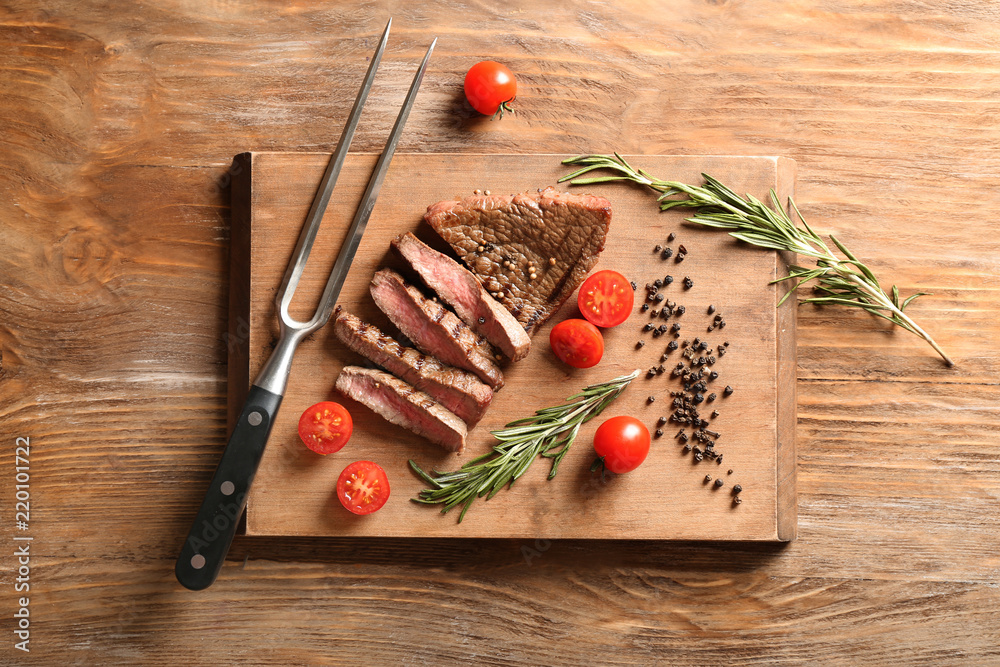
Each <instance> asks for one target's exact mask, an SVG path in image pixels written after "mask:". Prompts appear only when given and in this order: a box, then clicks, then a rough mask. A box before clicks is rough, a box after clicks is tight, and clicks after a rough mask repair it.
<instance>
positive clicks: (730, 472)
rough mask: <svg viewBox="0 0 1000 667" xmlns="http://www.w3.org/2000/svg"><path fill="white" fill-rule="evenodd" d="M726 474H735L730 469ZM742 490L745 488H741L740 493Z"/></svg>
mask: <svg viewBox="0 0 1000 667" xmlns="http://www.w3.org/2000/svg"><path fill="white" fill-rule="evenodd" d="M726 474H727V475H732V474H733V469H732V468H730V469H729V472H727V473H726ZM742 490H743V487H742V486H741V487H740V491H742Z"/></svg>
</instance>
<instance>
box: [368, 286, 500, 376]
mask: <svg viewBox="0 0 1000 667" xmlns="http://www.w3.org/2000/svg"><path fill="white" fill-rule="evenodd" d="M369 289H370V291H371V295H372V298H373V299H375V303H376V305H378V307H379V309H381V311H382V312H383V313H385V314H386V315H387V316H388V317H389V319H390V320H392V323H393V324H395V325H396V327H398V328H399V330H400V331H401V332H402V333H403V335H404V336H406V337H407V338H409V339H410V340H412V341H413V344H414V345H416V346H417V348H418V349H419V350H420V351H421V352H423V353H424V354H428V355H431V356H434V357H437V358H438V359H440V360H441V361H443V362H445V363H447V364H451V365H452V366H458V367H459V368H464V369H466V370H468V371H472V372H473V373H475V374H476V375H477V376H479V378H480V379H481V380H482V381H483V382H485V383H486V384H488V385H489V386H490V387H491V388H493V389H499V388H500V387H502V386H503V374H502V373H501V372H500V367H499V366H497V365H496V362H495V361H494V360H493V356H492V351H491V350H490V348H489V345H488V344H487V343H485V342H484V341H481V340H480V339H479V337H478V336H476V334H475V333H473V332H472V330H471V329H469V327H468V326H466V325H465V323H463V322H462V321H461V320H460V319H458V318H457V317H455V314H454V313H452V312H451V311H449V310H448V309H447V308H445V307H444V306H443V305H441V304H440V303H438V302H437V301H432V300H430V299H428V298H427V297H425V296H424V295H423V294H422V293H421V292H420V290H418V289H417V288H416V287H414V286H413V285H410V284H408V283H407V282H406V281H405V280H403V277H402V276H401V275H399V274H398V273H396V272H395V271H392V270H390V269H382V270H381V271H378V272H377V273H376V274H375V276H374V277H373V278H372V282H371V285H370V288H369Z"/></svg>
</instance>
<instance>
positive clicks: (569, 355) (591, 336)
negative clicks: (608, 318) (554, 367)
mask: <svg viewBox="0 0 1000 667" xmlns="http://www.w3.org/2000/svg"><path fill="white" fill-rule="evenodd" d="M549 345H551V346H552V352H553V354H555V355H556V357H557V358H558V359H559V361H561V362H563V363H564V364H569V365H570V366H572V367H574V368H590V367H591V366H596V365H597V363H598V362H599V361H600V360H601V357H603V356H604V336H602V335H601V330H600V329H598V328H597V327H595V326H594V325H593V324H591V323H590V322H588V321H587V320H579V319H576V320H563V321H562V322H560V323H559V324H557V325H555V326H554V327H552V331H551V332H550V333H549Z"/></svg>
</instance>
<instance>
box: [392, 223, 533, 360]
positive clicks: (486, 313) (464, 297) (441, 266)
mask: <svg viewBox="0 0 1000 667" xmlns="http://www.w3.org/2000/svg"><path fill="white" fill-rule="evenodd" d="M392 247H393V248H395V249H396V251H397V252H399V254H400V255H402V256H403V259H405V260H406V261H407V262H409V264H410V266H412V267H413V270H414V271H416V272H417V273H418V274H419V275H420V277H421V278H422V279H423V281H424V282H425V283H427V286H428V287H430V288H431V289H432V290H434V291H435V292H437V295H438V296H439V297H441V300H442V301H444V302H445V303H446V304H448V305H449V306H451V307H452V308H453V309H454V310H455V313H456V314H457V315H458V317H459V318H460V319H461V320H462V321H463V322H465V323H466V324H468V325H469V328H471V329H472V330H473V331H475V332H476V333H478V334H480V335H482V336H485V337H486V340H488V341H489V342H490V343H492V344H493V345H495V346H496V347H498V348H499V349H500V351H501V352H503V353H504V354H505V355H507V356H508V357H510V358H511V360H513V361H520V360H521V359H523V358H524V357H526V356H527V355H528V349H529V348H530V347H531V339H530V338H528V334H527V333H525V331H524V327H522V326H521V325H520V324H518V322H517V320H516V319H514V316H513V315H511V314H510V311H509V310H507V309H506V308H504V307H503V306H502V305H500V303H499V302H498V301H497V300H496V299H494V298H493V297H491V296H490V295H489V294H487V293H486V290H485V289H483V286H482V284H480V282H479V280H478V279H477V278H476V277H475V276H474V275H472V273H471V272H469V270H468V269H466V268H465V267H464V266H462V265H461V264H459V263H458V262H456V261H455V260H453V259H452V258H451V257H448V256H447V255H443V254H441V253H439V252H438V251H437V250H434V249H433V248H431V247H430V246H428V245H427V244H426V243H424V242H423V241H421V240H420V239H418V238H417V237H416V236H414V235H413V234H412V233H411V232H406V233H405V234H400V235H399V236H397V237H396V238H395V239H394V240H393V242H392Z"/></svg>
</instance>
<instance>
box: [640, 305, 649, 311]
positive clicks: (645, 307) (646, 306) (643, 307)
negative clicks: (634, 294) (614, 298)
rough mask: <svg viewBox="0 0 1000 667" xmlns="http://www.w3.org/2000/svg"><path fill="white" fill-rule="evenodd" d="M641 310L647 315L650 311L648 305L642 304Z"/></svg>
mask: <svg viewBox="0 0 1000 667" xmlns="http://www.w3.org/2000/svg"><path fill="white" fill-rule="evenodd" d="M639 310H641V311H642V312H644V313H645V312H646V311H647V310H649V304H648V303H644V304H642V307H641V308H640V309H639Z"/></svg>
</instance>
